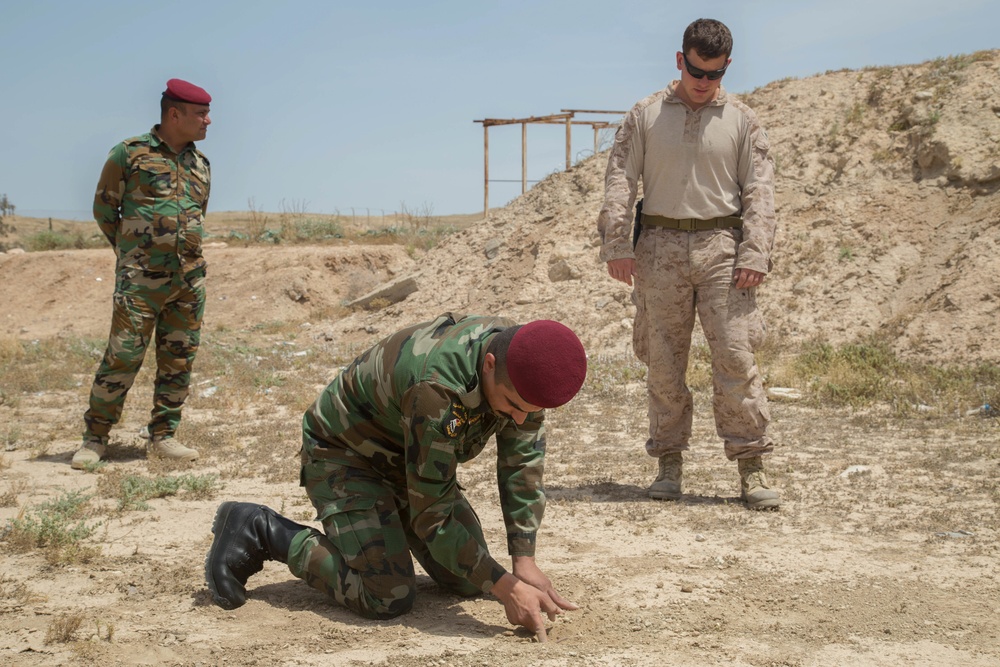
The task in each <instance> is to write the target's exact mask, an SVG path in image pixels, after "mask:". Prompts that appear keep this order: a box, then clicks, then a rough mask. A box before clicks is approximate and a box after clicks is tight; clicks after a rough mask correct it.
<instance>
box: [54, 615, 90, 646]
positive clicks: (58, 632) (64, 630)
mask: <svg viewBox="0 0 1000 667" xmlns="http://www.w3.org/2000/svg"><path fill="white" fill-rule="evenodd" d="M83 620H84V617H83V614H81V613H72V614H62V615H60V616H58V617H56V619H55V620H53V621H52V623H51V624H50V625H49V628H48V630H46V631H45V643H46V644H68V643H69V642H72V641H75V640H76V632H77V630H79V629H80V626H81V625H82V624H83Z"/></svg>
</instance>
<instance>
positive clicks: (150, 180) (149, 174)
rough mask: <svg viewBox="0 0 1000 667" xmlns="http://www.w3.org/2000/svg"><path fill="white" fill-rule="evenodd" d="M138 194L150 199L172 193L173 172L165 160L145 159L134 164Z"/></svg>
mask: <svg viewBox="0 0 1000 667" xmlns="http://www.w3.org/2000/svg"><path fill="white" fill-rule="evenodd" d="M136 170H137V171H138V173H139V183H138V186H139V194H140V195H142V196H145V197H147V198H150V199H159V198H163V197H170V196H171V195H173V193H174V175H173V174H174V172H173V170H172V169H171V168H170V165H169V164H166V163H165V162H155V161H147V162H140V163H139V164H137V165H136Z"/></svg>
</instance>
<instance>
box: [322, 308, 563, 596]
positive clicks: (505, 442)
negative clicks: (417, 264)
mask: <svg viewBox="0 0 1000 667" xmlns="http://www.w3.org/2000/svg"><path fill="white" fill-rule="evenodd" d="M515 324H516V323H515V322H513V321H511V320H509V319H506V318H500V317H477V316H468V317H461V316H457V315H452V314H451V313H445V314H444V315H441V316H440V317H438V318H437V319H435V320H433V321H432V322H425V323H423V324H418V325H415V326H411V327H408V328H406V329H403V330H402V331H399V332H398V333H395V334H393V335H391V336H389V337H388V338H386V339H384V340H382V341H381V342H379V343H378V344H376V345H375V346H374V347H373V348H371V349H370V350H368V351H367V352H365V353H364V354H362V355H361V356H360V357H358V358H357V359H356V360H355V361H354V362H353V363H352V364H351V365H350V366H348V367H347V368H346V369H344V371H343V372H341V373H340V374H339V375H338V376H337V377H336V378H335V379H334V380H333V382H331V383H330V385H329V386H328V387H327V388H326V390H325V391H324V392H323V393H322V394H321V395H320V397H319V398H318V399H317V400H316V402H315V403H314V404H313V405H312V407H311V408H310V409H309V410H308V411H307V412H306V414H305V416H304V418H303V443H304V444H303V447H304V448H305V450H306V453H307V454H308V455H309V456H311V457H312V458H313V459H319V460H325V461H335V462H337V463H340V464H343V465H345V466H363V467H367V468H370V469H373V470H375V471H377V472H378V473H379V474H381V475H384V477H385V479H386V481H387V483H389V484H391V485H392V486H393V487H394V488H397V489H399V490H401V491H404V492H405V493H404V497H405V498H406V499H408V502H409V504H410V517H411V523H412V528H413V530H414V533H415V534H416V535H417V536H418V537H420V538H421V539H422V540H424V542H425V543H426V544H427V546H428V548H429V549H430V552H431V554H432V555H433V556H434V558H435V559H436V560H437V561H438V562H439V563H441V564H442V565H444V566H445V567H447V568H448V569H449V570H451V571H452V572H454V573H455V574H457V575H459V576H462V577H464V578H466V579H467V580H468V581H470V582H472V583H473V584H474V585H476V586H479V587H480V588H481V589H482V590H484V591H486V590H489V588H490V586H491V585H492V584H491V582H492V583H496V581H498V580H499V579H500V577H502V576H503V574H504V573H505V572H506V570H505V569H504V568H503V567H502V566H500V565H499V564H498V563H497V562H496V561H495V560H494V559H493V558H492V557H491V556H490V554H489V553H488V552H487V551H486V550H485V549H483V548H482V547H480V545H479V543H478V542H477V541H476V539H475V538H474V537H473V535H472V533H471V532H470V530H469V527H468V526H466V525H464V524H463V523H462V520H461V519H460V518H459V517H458V516H457V515H456V513H455V512H454V507H455V501H456V499H457V498H458V495H459V493H460V490H459V486H458V480H457V479H456V470H457V468H458V465H459V464H460V463H464V462H466V461H469V460H470V459H472V458H474V457H476V456H477V455H478V454H479V453H480V452H482V451H483V448H484V447H485V446H486V443H487V441H488V440H489V438H490V436H492V435H494V434H495V435H496V440H497V483H498V485H499V488H500V504H501V510H502V513H503V517H504V522H505V524H506V528H507V546H508V551H509V552H510V554H511V555H515V556H532V555H534V553H535V533H536V532H537V531H538V527H539V525H540V524H541V520H542V514H543V511H544V508H545V494H544V490H543V488H542V468H543V463H544V458H545V429H544V425H543V421H544V416H545V412H544V410H542V411H539V412H535V413H530V414H529V415H528V416H527V418H526V419H525V421H524V422H523V423H522V424H521V425H520V426H517V425H516V424H515V423H514V421H513V420H510V419H507V418H505V417H501V416H498V415H496V414H494V413H493V412H492V411H491V409H490V406H489V404H488V403H487V402H486V398H485V397H484V396H483V394H482V386H481V384H480V379H479V371H480V369H481V368H482V365H483V361H484V359H485V357H486V348H487V345H488V342H489V340H490V338H491V337H492V335H493V334H495V333H497V332H498V331H501V330H503V329H505V328H507V327H510V326H514V325H515ZM404 487H405V488H404Z"/></svg>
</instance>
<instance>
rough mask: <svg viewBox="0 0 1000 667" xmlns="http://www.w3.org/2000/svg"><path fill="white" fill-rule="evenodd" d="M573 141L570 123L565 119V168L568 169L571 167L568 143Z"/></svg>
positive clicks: (570, 152)
mask: <svg viewBox="0 0 1000 667" xmlns="http://www.w3.org/2000/svg"><path fill="white" fill-rule="evenodd" d="M572 140H573V124H572V121H571V120H570V119H569V118H567V119H566V168H567V169H569V168H570V167H572V166H573V164H572V161H571V160H572V158H571V155H572V151H571V150H570V142H571V141H572Z"/></svg>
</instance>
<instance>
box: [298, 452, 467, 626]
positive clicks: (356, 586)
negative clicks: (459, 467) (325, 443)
mask: <svg viewBox="0 0 1000 667" xmlns="http://www.w3.org/2000/svg"><path fill="white" fill-rule="evenodd" d="M358 465H359V466H360V467H349V466H345V465H342V464H340V463H335V462H331V461H316V460H310V459H308V458H306V457H303V466H302V482H303V484H304V485H305V487H306V492H307V493H308V494H309V499H310V500H311V501H312V503H313V505H314V506H315V508H316V513H317V518H318V519H319V521H320V522H322V524H323V530H324V531H325V533H326V534H325V535H324V534H321V533H320V532H319V531H316V530H311V531H302V532H300V533H299V534H298V535H296V536H295V538H294V539H293V540H292V544H291V547H290V548H289V551H288V569H289V570H290V571H291V573H292V574H293V575H295V576H296V577H298V578H299V579H303V580H304V581H305V582H306V583H307V584H309V586H311V587H312V588H315V589H316V590H319V591H322V592H324V593H326V594H327V595H329V596H330V597H331V598H333V599H334V600H336V601H337V602H339V603H340V604H342V605H344V606H345V607H347V608H348V609H350V610H352V611H354V612H356V613H358V614H360V615H362V616H365V617H367V618H383V619H384V618H393V617H395V616H399V615H400V614H404V613H406V612H407V611H409V610H410V609H411V608H412V606H413V601H414V598H415V597H416V583H415V572H414V567H413V560H412V559H411V558H410V552H412V553H413V556H414V557H416V559H417V561H418V562H419V563H420V565H421V566H422V567H423V568H424V570H426V572H427V573H428V574H429V575H430V576H431V578H432V579H434V581H436V582H437V583H438V584H439V585H440V586H441V587H442V588H444V589H446V590H448V591H450V592H452V593H455V594H458V595H463V596H470V595H476V594H479V593H481V591H480V590H479V589H478V588H477V587H476V586H474V585H472V584H471V583H470V582H468V581H467V580H465V579H462V578H460V577H458V576H456V575H454V574H452V573H451V572H450V571H449V570H447V569H445V568H444V567H443V566H441V565H440V564H439V563H437V562H436V561H435V560H434V559H433V558H432V557H431V555H430V552H429V551H428V549H427V546H426V545H425V544H424V543H423V542H422V541H421V540H420V539H419V538H417V537H416V535H414V533H413V531H412V529H411V528H410V515H409V505H408V502H407V499H406V493H405V490H404V489H405V487H404V486H403V485H402V478H400V480H387V479H386V478H385V476H384V475H380V474H378V473H376V472H375V471H374V470H372V469H371V468H370V467H367V466H365V464H364V462H363V461H361V460H359V461H358ZM458 512H459V513H466V512H467V513H469V514H470V515H471V516H470V517H469V518H470V519H472V520H468V521H466V522H465V523H466V525H467V526H475V527H477V528H478V527H479V519H478V518H477V517H476V516H475V512H474V511H473V509H472V506H471V505H469V503H468V502H467V501H466V500H465V498H464V497H463V498H462V499H461V502H460V503H459V504H458ZM476 538H477V539H478V540H479V542H480V543H481V544H483V545H485V544H486V539H485V538H484V537H483V534H482V529H481V528H480V529H479V530H478V534H477V535H476Z"/></svg>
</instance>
